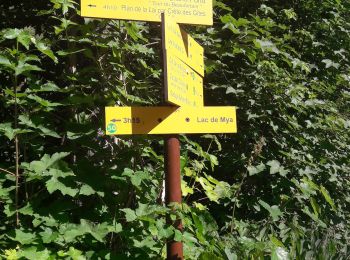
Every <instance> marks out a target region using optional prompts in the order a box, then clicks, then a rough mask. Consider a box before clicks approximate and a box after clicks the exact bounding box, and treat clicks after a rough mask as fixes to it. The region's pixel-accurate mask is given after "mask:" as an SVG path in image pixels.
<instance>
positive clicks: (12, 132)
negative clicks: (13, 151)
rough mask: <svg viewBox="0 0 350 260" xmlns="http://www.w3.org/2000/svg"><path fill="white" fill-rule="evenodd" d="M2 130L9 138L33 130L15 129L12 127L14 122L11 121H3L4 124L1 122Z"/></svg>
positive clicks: (0, 128)
mask: <svg viewBox="0 0 350 260" xmlns="http://www.w3.org/2000/svg"><path fill="white" fill-rule="evenodd" d="M1 132H2V133H4V135H5V136H6V137H7V138H8V139H9V140H13V139H14V138H15V136H16V135H18V134H25V133H30V132H32V130H26V129H14V128H12V124H11V123H3V124H0V133H1Z"/></svg>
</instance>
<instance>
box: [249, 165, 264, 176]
mask: <svg viewBox="0 0 350 260" xmlns="http://www.w3.org/2000/svg"><path fill="white" fill-rule="evenodd" d="M247 169H248V172H249V175H250V176H253V175H256V174H258V173H260V172H262V171H264V170H265V169H266V166H265V164H263V163H260V164H259V165H258V166H256V167H255V166H248V168H247Z"/></svg>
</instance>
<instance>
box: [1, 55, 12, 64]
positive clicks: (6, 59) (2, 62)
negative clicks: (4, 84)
mask: <svg viewBox="0 0 350 260" xmlns="http://www.w3.org/2000/svg"><path fill="white" fill-rule="evenodd" d="M0 65H4V66H5V67H10V66H11V62H10V60H9V59H8V58H6V57H4V56H1V55H0Z"/></svg>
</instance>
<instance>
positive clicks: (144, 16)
mask: <svg viewBox="0 0 350 260" xmlns="http://www.w3.org/2000/svg"><path fill="white" fill-rule="evenodd" d="M161 13H166V14H168V15H171V16H173V17H174V19H175V21H176V22H178V23H185V24H198V25H200V24H202V25H212V24H213V9H212V0H114V1H111V0H81V15H82V16H85V17H96V18H112V19H126V20H139V21H153V22H160V21H161Z"/></svg>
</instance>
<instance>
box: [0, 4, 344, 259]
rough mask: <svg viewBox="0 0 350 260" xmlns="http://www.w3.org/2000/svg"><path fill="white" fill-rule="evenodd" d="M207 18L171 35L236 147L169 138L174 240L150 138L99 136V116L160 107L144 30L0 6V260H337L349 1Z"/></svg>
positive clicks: (43, 9) (256, 8)
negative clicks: (176, 258) (181, 37)
mask: <svg viewBox="0 0 350 260" xmlns="http://www.w3.org/2000/svg"><path fill="white" fill-rule="evenodd" d="M214 2H215V3H214V16H215V22H214V26H213V27H208V28H207V27H194V26H186V29H187V31H190V32H191V35H192V36H193V37H195V38H196V39H197V40H198V42H200V43H201V45H203V46H204V48H205V56H206V60H205V64H206V77H205V90H204V92H205V104H206V105H235V106H237V107H238V108H239V109H238V127H239V133H238V134H235V135H203V136H199V135H187V136H182V137H181V144H182V156H181V166H182V175H183V182H182V189H183V195H184V197H183V201H184V203H183V204H182V205H181V206H179V214H180V217H181V218H182V220H183V223H184V232H183V233H180V232H179V231H174V229H173V228H172V227H171V226H169V225H167V224H166V221H165V215H166V214H167V213H168V209H167V207H165V206H164V203H163V199H162V198H163V197H162V193H163V177H164V176H163V140H162V137H155V136H152V137H151V136H132V137H123V138H117V137H106V136H105V135H104V132H103V131H104V130H103V126H104V106H107V105H133V106H139V105H142V106H146V105H147V106H148V105H150V106H154V105H158V104H161V102H162V100H161V99H160V96H161V91H162V90H161V86H162V75H161V73H162V71H161V67H162V64H161V55H162V54H161V53H160V44H161V43H160V27H159V24H157V23H146V22H129V21H118V20H94V19H83V18H81V17H80V16H79V5H78V4H77V3H75V2H74V1H72V0H50V1H49V0H47V1H34V0H26V1H18V0H13V1H9V0H5V1H1V2H0V17H1V19H0V28H1V29H0V259H1V258H4V259H20V258H23V259H33V260H34V259H35V260H36V259H124V258H130V259H158V258H160V259H161V258H164V256H165V247H164V244H165V241H166V239H167V238H171V237H174V238H175V239H176V240H182V241H184V244H185V257H186V259H197V258H199V259H212V260H214V259H248V258H249V259H264V258H266V257H270V256H271V258H272V259H289V258H290V259H348V258H349V256H350V248H349V245H350V234H349V231H350V109H349V108H350V1H349V0H324V1H313V0H293V1H272V0H269V1H267V0H249V1H242V0H237V1H228V0H217V1H214Z"/></svg>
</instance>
